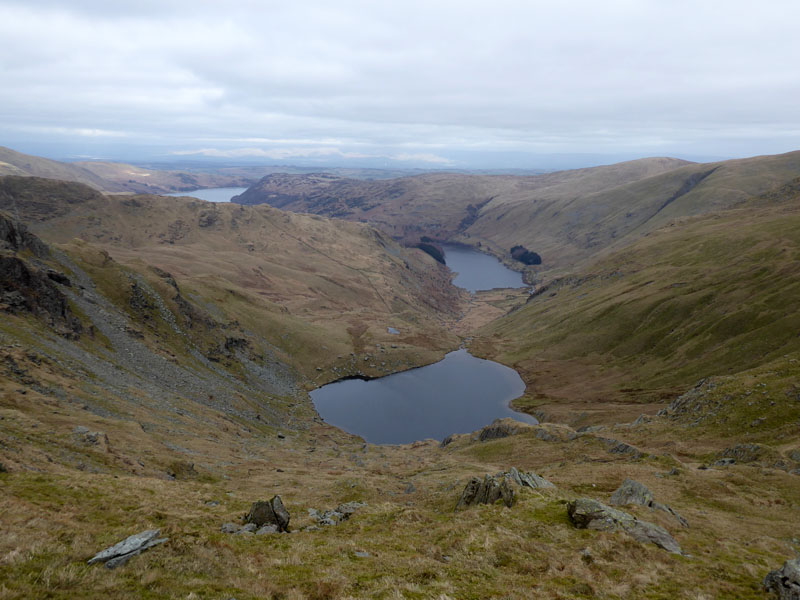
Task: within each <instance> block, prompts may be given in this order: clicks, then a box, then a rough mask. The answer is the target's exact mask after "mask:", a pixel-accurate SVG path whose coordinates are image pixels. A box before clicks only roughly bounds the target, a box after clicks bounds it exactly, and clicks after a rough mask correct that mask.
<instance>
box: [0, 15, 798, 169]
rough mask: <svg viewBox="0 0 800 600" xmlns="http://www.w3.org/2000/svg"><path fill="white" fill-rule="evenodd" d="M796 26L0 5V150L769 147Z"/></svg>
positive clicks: (785, 109)
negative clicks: (8, 148)
mask: <svg viewBox="0 0 800 600" xmlns="http://www.w3.org/2000/svg"><path fill="white" fill-rule="evenodd" d="M798 23H800V2H798V1H797V0H786V1H783V0H762V1H760V2H754V1H753V0H746V1H740V0H725V1H703V0H691V1H690V0H628V1H621V0H603V1H598V0H591V1H572V2H570V1H568V0H565V1H564V2H553V1H552V0H548V1H547V2H538V1H534V0H530V1H523V0H518V1H511V0H494V1H493V2H488V1H486V0H483V1H481V2H474V1H471V0H457V1H452V2H451V1H444V0H420V1H418V0H403V1H399V0H398V1H392V2H388V1H387V2H382V1H380V0H369V1H363V2H362V1H350V0H335V1H330V0H328V1H325V2H322V1H316V0H312V1H306V0H294V1H293V2H289V1H286V0H283V1H282V2H269V1H256V0H229V1H226V2H222V1H218V0H214V1H202V0H174V1H173V0H137V1H136V2H115V1H110V0H85V1H79V0H73V1H70V0H60V1H38V0H24V1H22V2H16V1H11V0H0V145H6V146H10V147H12V148H15V149H19V150H22V151H25V152H32V153H39V154H45V155H50V156H53V157H58V158H63V157H68V156H73V157H74V156H79V155H86V156H93V157H94V156H97V157H107V158H124V159H132V158H137V157H140V158H156V157H157V158H161V159H168V158H170V157H173V158H177V157H183V158H187V157H188V158H190V157H195V156H212V157H213V156H219V157H230V158H231V159H237V160H238V159H245V158H258V159H260V160H261V162H264V163H275V162H289V163H296V164H303V163H307V162H317V163H324V164H329V165H335V164H360V163H363V164H390V165H391V166H394V167H397V166H410V167H419V166H427V167H434V168H435V167H481V166H486V167H498V166H503V165H507V166H513V167H522V166H528V167H534V168H535V167H537V166H540V165H539V164H537V161H538V162H539V163H542V164H544V163H546V162H547V158H546V157H548V156H552V155H559V156H563V155H571V156H572V157H573V158H571V159H569V160H573V161H577V162H578V163H579V162H580V161H582V160H583V161H587V162H592V161H594V162H596V157H597V156H598V155H599V156H601V157H608V158H609V159H612V158H624V157H633V156H663V155H670V156H681V157H690V158H692V157H709V158H713V157H735V156H749V155H755V154H766V153H778V152H787V151H790V150H796V149H800V101H799V100H798V99H800V35H798ZM592 157H594V158H592ZM545 166H546V165H545ZM575 166H577V165H575Z"/></svg>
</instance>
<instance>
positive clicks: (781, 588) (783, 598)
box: [764, 558, 800, 600]
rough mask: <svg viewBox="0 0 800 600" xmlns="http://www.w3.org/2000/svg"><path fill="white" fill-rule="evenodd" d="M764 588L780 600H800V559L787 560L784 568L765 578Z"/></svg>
mask: <svg viewBox="0 0 800 600" xmlns="http://www.w3.org/2000/svg"><path fill="white" fill-rule="evenodd" d="M764 588H765V589H766V590H767V591H768V592H772V595H773V598H777V599H778V600H800V558H795V559H794V560H787V561H786V562H785V563H783V567H782V568H780V569H778V570H777V571H771V572H770V573H769V574H768V575H767V576H766V577H765V578H764Z"/></svg>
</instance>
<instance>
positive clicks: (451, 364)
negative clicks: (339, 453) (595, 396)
mask: <svg viewBox="0 0 800 600" xmlns="http://www.w3.org/2000/svg"><path fill="white" fill-rule="evenodd" d="M524 391H525V384H524V383H523V381H522V379H521V378H520V376H519V374H518V373H517V372H516V371H515V370H514V369H511V368H509V367H506V366H505V365H501V364H500V363H496V362H492V361H490V360H483V359H481V358H476V357H474V356H472V355H471V354H469V352H467V351H466V350H457V351H455V352H450V353H449V354H448V355H447V356H445V358H444V359H443V360H441V361H439V362H438V363H434V364H432V365H428V366H426V367H420V368H418V369H412V370H410V371H404V372H402V373H395V374H393V375H389V376H387V377H381V378H379V379H372V380H369V381H363V380H361V379H346V380H344V381H337V382H335V383H330V384H328V385H325V386H323V387H321V388H319V389H317V390H314V391H312V392H311V399H312V400H313V401H314V406H315V407H316V409H317V412H318V413H319V414H320V416H321V417H322V418H323V419H324V420H325V421H326V422H327V423H328V424H330V425H334V426H336V427H339V428H340V429H344V430H345V431H348V432H350V433H354V434H356V435H360V436H361V437H363V438H364V439H365V440H366V441H368V442H370V443H373V444H407V443H409V442H413V441H416V440H424V439H428V438H433V439H436V440H442V439H444V438H445V437H447V436H448V435H450V434H451V433H468V432H470V431H475V430H476V429H480V428H481V427H483V426H485V425H488V424H489V423H491V422H492V421H494V420H495V419H499V418H503V417H512V418H514V419H517V420H519V421H523V422H525V423H536V422H537V421H536V419H534V418H533V417H531V416H529V415H525V414H522V413H518V412H516V411H513V410H511V409H510V408H509V406H508V403H509V402H510V401H511V400H513V399H515V398H519V397H520V396H521V395H522V394H523V392H524Z"/></svg>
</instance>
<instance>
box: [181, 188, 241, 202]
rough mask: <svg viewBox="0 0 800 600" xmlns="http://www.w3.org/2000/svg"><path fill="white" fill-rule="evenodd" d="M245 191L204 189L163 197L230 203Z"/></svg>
mask: <svg viewBox="0 0 800 600" xmlns="http://www.w3.org/2000/svg"><path fill="white" fill-rule="evenodd" d="M246 189H247V188H243V187H223V188H205V189H203V190H195V191H193V192H175V193H174V194H165V196H191V197H192V198H199V199H200V200H206V201H208V202H230V201H231V198H233V197H234V196H238V195H239V194H241V193H242V192H243V191H245V190H246Z"/></svg>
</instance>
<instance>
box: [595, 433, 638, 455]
mask: <svg viewBox="0 0 800 600" xmlns="http://www.w3.org/2000/svg"><path fill="white" fill-rule="evenodd" d="M597 439H598V440H600V441H601V442H603V444H604V445H605V447H606V449H607V450H608V451H609V452H610V453H611V454H621V455H623V456H628V457H630V458H633V459H634V460H638V459H640V458H642V457H643V456H644V452H642V451H641V450H639V449H638V448H636V447H635V446H631V445H630V444H627V443H625V442H622V441H620V440H616V439H614V438H604V437H598V438H597Z"/></svg>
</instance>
